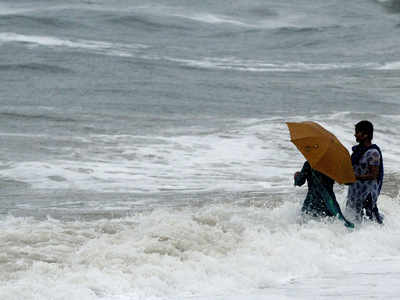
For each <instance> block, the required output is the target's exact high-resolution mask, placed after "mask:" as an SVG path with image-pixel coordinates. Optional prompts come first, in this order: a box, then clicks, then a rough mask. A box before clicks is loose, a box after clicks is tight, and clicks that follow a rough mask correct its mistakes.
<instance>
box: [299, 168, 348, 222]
mask: <svg viewBox="0 0 400 300" xmlns="http://www.w3.org/2000/svg"><path fill="white" fill-rule="evenodd" d="M306 181H307V185H308V193H307V196H306V199H305V200H304V203H303V207H302V209H301V211H302V212H303V213H305V214H308V215H311V216H313V217H333V216H337V217H338V218H339V219H340V220H343V221H344V222H345V225H346V226H347V227H351V228H352V227H354V224H352V223H351V222H349V221H347V220H346V219H345V218H344V216H343V214H342V212H341V210H340V206H339V204H338V203H337V201H336V197H335V193H334V192H333V184H334V183H335V182H334V180H332V179H331V178H329V177H328V176H326V175H324V174H322V173H320V172H318V171H317V170H314V169H312V168H311V166H310V164H309V163H308V162H307V161H306V162H305V163H304V165H303V168H302V170H301V172H300V173H298V174H297V175H296V176H295V179H294V184H295V185H297V186H302V185H303V184H304V183H305V182H306Z"/></svg>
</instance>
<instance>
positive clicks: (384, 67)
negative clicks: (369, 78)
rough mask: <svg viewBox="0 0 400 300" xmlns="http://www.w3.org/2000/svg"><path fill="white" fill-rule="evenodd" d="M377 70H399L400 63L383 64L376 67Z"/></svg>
mask: <svg viewBox="0 0 400 300" xmlns="http://www.w3.org/2000/svg"><path fill="white" fill-rule="evenodd" d="M376 69H377V70H400V61H394V62H389V63H385V64H384V65H382V66H380V67H377V68H376Z"/></svg>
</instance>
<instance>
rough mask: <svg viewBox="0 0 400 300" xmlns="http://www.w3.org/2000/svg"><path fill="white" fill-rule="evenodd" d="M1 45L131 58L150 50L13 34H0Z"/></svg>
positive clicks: (137, 45)
mask: <svg viewBox="0 0 400 300" xmlns="http://www.w3.org/2000/svg"><path fill="white" fill-rule="evenodd" d="M1 43H23V44H27V45H31V46H45V47H60V48H71V49H78V50H79V49H81V50H89V51H93V52H95V53H99V54H107V55H115V56H125V57H131V56H132V52H134V51H139V50H142V49H146V48H148V46H146V45H143V44H121V43H112V42H105V41H93V40H82V39H76V40H70V39H61V38H58V37H52V36H38V35H23V34H18V33H13V32H2V33H0V44H1Z"/></svg>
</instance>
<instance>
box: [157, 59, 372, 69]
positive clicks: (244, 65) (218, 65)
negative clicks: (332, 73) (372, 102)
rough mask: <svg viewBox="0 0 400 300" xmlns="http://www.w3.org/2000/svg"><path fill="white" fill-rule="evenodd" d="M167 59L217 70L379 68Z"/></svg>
mask: <svg viewBox="0 0 400 300" xmlns="http://www.w3.org/2000/svg"><path fill="white" fill-rule="evenodd" d="M165 59H166V60H170V61H173V62H177V63H180V64H183V65H186V66H189V67H194V68H201V69H215V70H234V71H247V72H309V71H328V70H340V69H372V68H378V66H379V64H377V63H361V64H355V63H321V64H318V63H303V62H293V63H276V62H266V61H261V60H243V59H239V58H234V57H228V58H212V57H208V58H204V59H197V60H195V59H180V58H173V57H166V58H165Z"/></svg>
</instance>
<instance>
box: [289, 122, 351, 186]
mask: <svg viewBox="0 0 400 300" xmlns="http://www.w3.org/2000/svg"><path fill="white" fill-rule="evenodd" d="M286 124H287V126H288V127H289V132H290V140H291V141H292V142H293V144H295V145H296V147H297V149H299V150H300V152H301V153H302V154H303V155H304V157H305V158H306V160H307V161H308V162H309V163H310V165H311V167H312V168H313V169H315V170H318V171H320V172H321V173H323V174H325V175H327V176H329V177H330V178H332V179H334V180H335V181H336V182H338V183H351V182H355V181H356V178H355V176H354V170H353V166H352V164H351V159H350V154H349V152H348V151H347V149H346V148H345V147H344V146H343V145H342V144H341V143H340V142H339V140H338V139H337V138H336V136H334V135H333V134H332V133H330V132H329V131H328V130H326V129H325V128H323V127H322V126H321V125H319V124H317V123H315V122H299V123H294V122H289V123H286Z"/></svg>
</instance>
